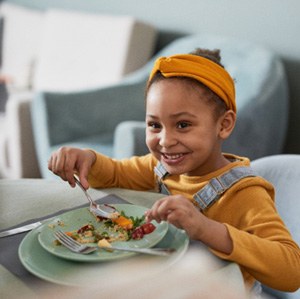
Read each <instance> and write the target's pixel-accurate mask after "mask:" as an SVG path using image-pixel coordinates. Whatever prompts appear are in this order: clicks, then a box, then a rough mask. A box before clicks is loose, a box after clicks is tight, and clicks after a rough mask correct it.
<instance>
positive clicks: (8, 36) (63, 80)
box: [0, 2, 157, 178]
mask: <svg viewBox="0 0 300 299" xmlns="http://www.w3.org/2000/svg"><path fill="white" fill-rule="evenodd" d="M0 15H1V16H0V26H1V25H2V27H0V29H1V30H0V32H3V36H2V47H1V57H2V63H1V73H0V79H1V78H3V80H4V79H5V80H4V81H5V82H4V84H5V85H6V91H7V102H6V100H5V99H4V97H3V98H2V99H1V105H0V108H1V107H2V112H1V111H0V112H1V113H0V114H1V115H0V175H1V176H2V177H7V178H21V177H40V176H41V174H40V169H39V165H38V160H37V155H36V150H35V145H34V141H33V136H32V124H31V101H32V98H33V95H34V94H35V93H37V92H39V91H47V92H50V91H52V92H62V93H68V92H75V91H76V92H80V91H85V90H92V89H95V88H99V87H104V86H111V85H114V84H116V83H118V82H120V81H121V80H122V79H123V78H124V77H125V76H126V75H128V74H130V73H132V72H133V71H135V70H137V69H139V68H140V67H142V66H143V65H144V64H145V63H146V62H147V61H148V60H149V59H150V57H151V56H152V55H153V51H154V47H155V45H156V38H157V30H156V28H155V27H154V26H152V25H150V24H147V23H145V22H141V21H140V20H138V19H136V18H134V17H132V16H129V15H122V16H121V15H109V14H100V13H93V12H89V13H87V12H80V11H70V10H58V9H47V10H43V11H42V10H35V9H29V8H26V7H23V6H20V5H15V4H13V3H9V2H3V3H1V5H0ZM79 25H80V26H79ZM0 84H1V81H0ZM2 87H3V85H2ZM1 94H3V93H1ZM5 102H6V103H5ZM4 105H5V107H4Z"/></svg>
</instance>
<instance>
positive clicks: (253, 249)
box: [89, 154, 300, 291]
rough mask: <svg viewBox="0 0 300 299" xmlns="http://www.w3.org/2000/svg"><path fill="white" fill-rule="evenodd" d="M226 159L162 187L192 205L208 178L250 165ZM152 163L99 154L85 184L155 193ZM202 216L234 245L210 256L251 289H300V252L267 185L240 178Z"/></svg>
mask: <svg viewBox="0 0 300 299" xmlns="http://www.w3.org/2000/svg"><path fill="white" fill-rule="evenodd" d="M226 157H227V158H230V159H233V160H234V159H235V161H234V162H232V163H230V164H229V165H227V166H225V167H223V168H222V169H219V170H217V171H215V172H213V173H210V174H208V175H205V176H201V177H189V176H185V175H174V176H173V175H170V176H168V177H167V178H166V179H165V180H164V183H165V185H166V186H167V188H168V190H169V191H170V192H171V194H182V195H184V196H185V197H187V198H188V199H190V200H193V194H195V193H196V192H198V191H199V189H201V188H202V187H203V186H205V185H206V184H207V182H208V181H209V180H210V179H211V178H213V177H216V176H219V175H220V174H222V173H224V172H226V171H228V170H229V169H231V168H233V167H236V166H242V165H249V160H248V159H246V158H241V157H237V156H233V155H227V156H226ZM156 164H157V160H155V158H154V157H153V156H152V155H151V154H149V155H146V156H143V157H133V158H131V159H125V160H120V161H117V160H113V159H110V158H107V157H105V156H102V155H100V154H97V160H96V162H95V164H94V165H93V167H92V169H91V172H90V174H89V182H90V184H91V186H92V187H95V188H106V187H120V188H126V189H134V190H153V189H155V188H156V187H157V186H156V184H157V179H156V175H155V173H154V171H153V170H154V167H155V166H156ZM204 214H205V215H206V216H207V217H209V218H211V219H214V220H216V221H219V222H221V223H224V224H225V225H226V226H227V228H228V231H229V234H230V237H231V239H232V241H233V251H232V253H231V254H230V255H226V254H223V253H221V252H217V251H215V250H214V251H213V253H214V254H215V255H216V256H218V257H220V258H222V259H224V260H228V261H233V262H236V263H237V264H239V265H240V267H241V270H242V273H243V275H244V279H245V282H246V283H247V284H248V285H249V286H251V285H252V284H253V283H254V281H255V279H256V280H258V281H260V282H261V283H263V284H265V285H267V286H269V287H271V288H275V289H278V290H282V291H295V290H297V289H298V288H299V287H300V249H299V247H298V245H297V244H296V243H295V242H294V241H293V240H292V237H291V235H290V233H289V232H288V230H287V228H286V227H285V225H284V223H283V221H282V219H281V218H280V216H279V215H278V213H277V211H276V208H275V204H274V189H273V186H272V185H271V184H270V183H268V182H267V181H266V180H264V179H263V178H261V177H250V178H244V179H242V180H240V181H239V182H238V183H236V184H235V185H233V186H232V187H231V188H230V189H229V190H227V191H226V192H225V193H224V195H223V196H222V197H221V198H220V199H219V200H218V201H217V202H216V203H215V204H213V205H212V206H211V207H210V208H209V209H207V210H206V211H205V212H204Z"/></svg>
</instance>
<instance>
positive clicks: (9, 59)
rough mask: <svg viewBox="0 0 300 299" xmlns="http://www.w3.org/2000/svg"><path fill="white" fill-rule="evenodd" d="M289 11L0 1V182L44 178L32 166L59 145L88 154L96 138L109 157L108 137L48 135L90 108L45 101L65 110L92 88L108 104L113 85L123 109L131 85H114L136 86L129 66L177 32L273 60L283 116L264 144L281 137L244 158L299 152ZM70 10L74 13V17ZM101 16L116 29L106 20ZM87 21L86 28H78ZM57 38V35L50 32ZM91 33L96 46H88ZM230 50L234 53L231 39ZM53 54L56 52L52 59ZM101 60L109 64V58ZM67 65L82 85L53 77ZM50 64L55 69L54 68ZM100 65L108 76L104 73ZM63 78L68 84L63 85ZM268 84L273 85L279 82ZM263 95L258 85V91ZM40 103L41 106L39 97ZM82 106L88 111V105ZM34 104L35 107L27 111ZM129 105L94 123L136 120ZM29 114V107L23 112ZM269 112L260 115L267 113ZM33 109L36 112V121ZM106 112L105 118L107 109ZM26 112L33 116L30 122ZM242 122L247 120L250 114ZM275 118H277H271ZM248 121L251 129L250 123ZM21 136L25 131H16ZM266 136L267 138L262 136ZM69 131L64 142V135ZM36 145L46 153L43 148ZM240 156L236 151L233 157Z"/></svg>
mask: <svg viewBox="0 0 300 299" xmlns="http://www.w3.org/2000/svg"><path fill="white" fill-rule="evenodd" d="M299 11H300V2H299V1H297V0H288V1H281V0H244V1H239V0H211V1H208V0H186V1H181V0H164V1H162V0H152V1H148V0H115V1H111V0H101V1H99V0H89V1H85V0H72V1H69V0H7V1H0V14H1V16H2V19H1V23H0V24H1V25H0V29H1V44H0V46H1V48H0V49H1V72H0V75H1V76H0V80H1V81H0V82H1V88H0V100H1V102H0V114H1V117H0V146H1V148H0V155H1V156H2V158H0V174H1V176H2V177H4V178H5V177H8V178H22V177H45V172H44V170H43V169H41V168H43V166H41V165H45V163H46V162H45V158H44V156H46V155H49V152H50V151H51V150H53V149H55V147H56V146H60V145H62V144H69V143H71V144H75V145H78V144H79V145H81V144H84V145H85V144H88V145H90V146H93V145H95V147H96V149H98V148H97V146H98V144H97V142H98V141H99V140H100V139H101V142H102V143H103V144H104V146H103V147H99V150H101V151H102V152H104V153H106V151H107V154H108V155H112V156H114V154H113V151H112V148H111V147H112V146H113V145H111V144H113V142H115V140H113V138H115V137H114V136H115V132H113V133H111V134H107V135H105V136H104V135H103V136H102V137H101V138H100V137H99V138H100V139H99V138H98V137H97V138H96V139H93V140H92V139H89V140H87V141H85V140H84V141H83V139H84V138H85V136H84V134H85V133H84V131H83V132H82V133H81V135H80V134H79V135H78V136H75V133H74V132H71V133H69V132H68V133H62V132H59V134H58V133H57V131H51V130H52V129H53V128H54V127H55V124H57V126H58V125H60V126H61V127H62V126H64V127H65V128H69V127H70V128H71V129H70V130H69V131H72V128H75V129H76V130H77V129H78V128H77V126H78V124H76V123H75V122H74V121H73V120H72V122H71V118H72V117H73V116H74V113H75V114H76V117H77V119H78V120H80V117H81V116H79V112H80V110H81V109H83V110H84V109H87V111H89V113H92V112H93V111H92V112H91V110H94V109H93V106H92V108H85V106H82V105H80V104H79V108H77V110H76V112H74V111H73V112H72V115H71V113H70V112H68V111H70V110H69V109H72V108H70V102H69V104H68V106H67V107H69V108H66V107H64V108H63V106H61V107H62V108H61V109H60V110H59V111H58V112H57V111H55V110H53V109H54V108H52V106H51V105H53V106H54V103H55V106H56V107H57V106H59V104H58V101H61V102H63V99H62V98H64V97H72V101H73V102H74V105H76V103H79V98H80V97H81V98H85V99H86V101H88V99H89V97H92V96H91V91H94V90H97V92H99V93H98V94H97V96H95V97H97V98H99V97H101V96H103V97H105V98H108V99H109V100H108V101H112V100H111V99H113V97H112V96H111V92H113V93H114V95H115V97H117V95H116V94H118V93H117V91H118V88H119V86H120V84H121V86H122V88H123V89H122V90H120V91H119V94H118V97H119V98H118V100H119V102H120V103H121V104H120V105H121V106H122V107H123V108H122V109H125V108H124V107H125V106H126V105H127V104H124V103H127V102H126V101H125V100H124V99H127V98H130V97H131V96H132V93H133V91H132V90H133V89H130V90H127V89H124V88H125V87H126V88H127V87H128V86H129V85H130V84H133V83H130V82H134V80H136V77H137V76H139V70H140V69H142V68H143V66H144V65H146V64H147V62H148V61H149V60H151V58H153V56H154V55H155V54H156V53H159V51H161V50H162V49H164V48H165V47H166V46H168V45H169V44H170V43H171V42H173V41H175V40H176V39H178V38H181V37H184V36H188V35H198V34H205V35H212V36H218V37H220V38H221V39H222V38H223V37H226V38H231V39H232V41H234V40H246V41H247V42H248V45H249V46H248V49H247V46H245V51H248V52H251V51H252V52H254V51H255V48H254V50H252V45H257V46H259V47H263V48H265V49H267V50H268V51H270V52H271V53H272V55H274V57H276V58H277V59H279V60H280V62H281V63H282V66H283V69H284V78H283V79H282V82H283V81H285V80H286V87H285V89H286V90H285V94H286V96H285V99H286V98H287V99H288V100H287V103H286V104H285V106H284V107H285V108H284V109H286V110H287V111H286V112H285V111H283V110H282V113H283V114H284V113H286V117H285V119H284V120H283V121H282V123H280V120H278V123H280V127H284V129H283V131H284V133H282V132H280V133H278V134H279V135H280V136H279V135H278V137H277V131H278V129H277V128H276V127H273V125H272V124H271V123H270V125H269V126H270V131H272V130H273V131H272V136H271V137H272V138H270V140H268V141H266V142H268V143H269V146H270V147H272V143H273V142H274V143H276V140H277V138H279V139H280V140H282V144H281V145H280V148H279V149H278V150H277V149H276V151H272V150H269V151H268V152H262V153H261V154H259V155H258V156H255V155H254V156H253V158H258V157H259V156H265V155H272V154H277V153H296V154H298V153H300V139H299V135H300V122H299V121H298V115H299V113H300V101H299V99H300V85H299V84H298V79H299V78H300V39H299V38H298V35H299V33H298V29H299V28H300V18H299ZM49 12H52V14H51V13H49ZM53 12H56V14H54V13H53ZM59 12H64V13H67V12H72V13H73V14H72V15H61V14H59ZM74 13H75V15H74ZM76 13H78V14H80V15H76ZM75 16H77V17H78V18H77V19H76V18H73V17H75ZM80 16H81V17H80ZM99 16H102V19H104V16H106V17H109V18H110V19H109V18H108V19H105V22H106V23H105V22H104V21H103V22H102V23H101V24H100V23H99ZM79 17H80V18H79ZM93 17H98V19H93ZM114 17H116V18H118V22H115V21H116V19H114ZM122 17H130V18H131V19H130V20H129V19H128V18H127V19H126V18H125V19H122ZM68 18H69V19H68ZM66 20H70V22H69V23H67V22H66ZM92 20H93V22H92ZM111 20H112V21H113V23H116V24H117V25H114V24H111V23H109V22H110V21H111ZM120 20H121V21H120ZM50 21H52V23H50ZM88 23H90V24H89V25H88ZM128 24H129V25H128ZM89 26H90V27H89ZM97 26H98V28H101V29H102V31H101V32H100V31H95V30H94V29H95V28H96V27H97ZM90 28H91V29H90ZM25 30H26V32H25ZM84 30H86V31H84ZM57 32H59V36H58V34H57ZM88 32H90V33H88ZM64 33H65V34H64ZM73 35H74V36H77V39H74V38H71V37H72V36H73ZM100 35H101V42H99V40H97V38H98V37H100ZM104 35H105V36H104ZM124 36H125V37H124ZM79 37H80V39H79ZM69 38H70V42H73V44H67V45H64V47H61V46H60V45H63V44H64V43H66V42H67V41H68V39H69ZM134 38H135V39H134ZM93 42H94V44H93ZM89 43H91V45H92V46H87V47H86V48H85V49H83V50H81V52H79V54H78V55H82V56H81V57H82V58H83V59H81V60H78V59H76V56H75V52H76V51H75V49H77V50H78V49H79V46H78V45H80V44H81V45H90V44H89ZM108 44H112V45H111V48H107V49H106V50H105V51H106V52H104V54H101V51H104V50H103V45H108ZM123 45H124V47H123ZM125 45H126V47H125ZM101 47H102V48H101ZM123 48H124V49H123ZM232 48H233V49H234V48H235V45H234V42H233V44H232ZM88 49H93V52H91V53H90V52H89V53H88V54H87V51H89V50H88ZM191 50H192V49H191ZM84 51H85V52H84ZM62 53H63V54H64V56H62V55H60V54H62ZM80 53H81V54H80ZM117 54H118V55H117ZM252 54H253V53H252ZM97 55H98V56H97ZM110 56H111V57H110ZM95 57H96V59H95ZM100 57H106V59H104V60H101V61H100V60H99V59H100ZM109 57H110V58H111V59H113V60H114V61H113V62H111V61H109ZM39 58H40V59H39ZM77 58H78V57H77ZM93 59H94V60H93ZM241 59H242V58H241ZM93 61H94V63H93ZM107 61H109V63H106V62H107ZM85 62H86V63H90V64H91V66H89V67H87V66H86V65H85V64H84V63H85ZM251 63H252V64H249V65H248V66H247V67H248V69H251V68H252V67H253V68H255V67H256V66H258V65H260V64H263V61H259V60H257V61H255V60H252V62H251ZM76 64H77V65H78V67H80V71H79V72H78V74H85V72H87V74H89V76H84V77H83V78H85V79H82V78H81V77H80V76H78V74H77V76H74V71H72V70H73V69H72V68H70V69H69V72H65V73H66V74H65V75H64V76H65V77H63V73H64V72H63V71H61V72H60V71H57V69H59V67H60V69H61V70H65V71H66V70H67V69H68V67H69V66H70V65H72V66H74V65H76ZM97 64H98V66H99V68H100V69H101V68H102V70H105V73H104V74H102V75H101V73H100V72H99V69H98V70H96V65H97ZM117 66H118V68H117ZM55 67H57V68H56V71H55ZM47 68H48V70H49V69H53V72H54V74H55V76H54V77H53V76H52V77H51V74H49V72H47ZM45 69H46V71H45ZM107 69H109V70H110V71H111V73H112V75H111V76H110V72H109V71H107ZM148 70H149V68H148V69H147V71H148ZM144 71H145V69H144ZM233 71H234V70H233ZM53 72H52V75H53ZM272 72H273V71H272ZM128 74H129V75H130V74H134V76H129V77H128ZM113 75H114V77H113ZM258 76H261V74H258ZM88 77H89V78H88ZM100 77H101V78H102V81H104V82H100V81H101V80H95V78H100ZM65 78H68V79H66V80H65ZM124 78H125V79H126V80H127V81H126V80H125V83H124V84H123V83H122V82H123V80H124ZM128 78H129V79H128ZM145 78H146V77H144V81H145ZM103 79H105V80H103ZM83 81H84V82H83ZM144 81H143V83H144ZM120 82H121V83H120ZM128 82H129V83H128ZM250 83H251V82H249V84H250ZM128 84H129V85H128ZM134 84H136V83H134ZM264 84H265V83H264ZM276 84H279V85H280V82H279V83H278V82H277V83H276ZM282 84H285V83H284V82H283V83H282ZM265 85H267V84H265ZM114 86H118V88H115V89H114V91H112V89H113V87H114ZM124 86H125V87H124ZM135 86H137V85H135ZM262 86H263V85H262ZM140 88H141V87H140ZM248 88H249V90H251V87H249V86H248ZM100 90H101V94H102V93H103V92H107V94H105V96H104V95H100ZM103 90H104V91H103ZM82 91H84V94H82ZM267 91H268V86H266V92H267ZM249 92H250V91H249ZM261 92H263V90H262V91H261ZM20 93H22V94H23V95H22V97H20V96H17V99H16V98H15V99H13V98H12V97H15V95H16V94H20ZM75 93H76V97H75ZM24 94H25V96H24ZM54 94H55V95H54ZM80 95H81V96H80ZM120 95H124V96H122V98H123V100H122V101H120ZM125 95H126V96H125ZM18 97H19V98H18ZM38 98H39V99H38ZM50 98H51V101H50V100H49V101H48V99H50ZM58 98H59V99H58ZM254 98H255V97H254ZM41 99H42V100H41ZM32 101H34V103H35V104H34V105H35V106H34V107H35V108H32V106H31V105H32ZM124 101H125V102H124ZM262 101H264V98H262ZM141 102H142V101H141ZM8 103H10V106H9V104H8ZM20 103H21V104H20ZM24 103H25V104H24ZM28 103H29V104H28ZM90 103H91V105H92V103H94V102H93V100H91V102H90ZM114 105H115V106H113V107H117V106H118V105H117V104H114ZM128 105H132V107H135V103H131V102H130V100H128ZM274 105H278V102H277V101H276V102H275V101H274ZM37 106H39V108H36V107H37ZM42 106H45V107H46V108H45V107H44V108H43V109H48V110H47V113H46V112H41V111H42V108H41V107H42ZM50 106H51V107H50ZM272 106H273V104H272V101H270V102H268V104H267V105H265V106H263V107H264V108H263V109H264V112H265V113H266V114H268V113H273V112H272V111H273V110H272V109H273V107H272ZM49 107H50V108H49ZM136 107H137V113H138V114H136V115H134V114H132V112H130V113H131V114H130V113H129V112H128V115H127V116H126V117H123V118H121V117H119V114H116V115H114V113H112V114H110V117H111V118H112V119H114V120H115V121H114V122H113V123H112V124H111V127H109V125H108V124H107V130H106V127H105V125H103V124H101V127H102V129H103V131H105V130H106V131H107V132H109V130H112V128H113V130H114V129H115V128H116V127H117V124H118V123H120V122H122V121H126V120H134V121H142V120H143V109H142V108H141V107H138V105H137V106H136ZM31 109H33V110H34V111H33V112H32V111H31ZM49 109H50V110H49ZM51 109H52V110H51ZM89 109H90V110H89ZM269 109H270V112H268V111H269ZM280 109H282V108H280ZM78 110H79V111H78ZM12 111H14V112H12ZM37 111H38V112H37ZM49 111H50V112H49ZM105 111H108V110H105ZM43 113H45V114H46V116H45V117H44V116H43ZM107 113H108V114H109V112H107ZM31 114H33V115H34V116H33V117H32V115H31ZM53 114H55V115H56V120H55V122H54V120H52V119H51V117H52V115H53ZM104 114H105V113H104ZM69 116H70V118H69ZM99 117H100V116H99ZM103 117H104V116H103ZM23 118H24V119H25V118H26V119H27V120H28V119H30V121H32V123H28V121H27V123H26V122H25V121H24V119H23ZM62 118H66V119H67V118H69V123H67V121H64V122H63V123H60V122H57V120H59V119H62ZM249 118H250V119H251V116H249ZM275 118H277V119H279V117H278V115H276V116H275ZM81 121H82V122H86V118H82V119H81ZM70 123H71V124H70ZM255 125H256V124H255V123H253V126H255ZM263 126H264V125H263ZM263 126H261V127H263ZM267 126H268V125H267ZM37 127H38V129H37ZM42 127H45V131H44V133H42V131H39V129H40V128H42ZM20 128H21V129H20ZM87 128H88V130H89V131H93V129H91V128H89V127H88V125H87V127H86V130H85V132H86V131H87ZM249 128H250V127H249ZM75 129H74V131H75ZM23 130H25V131H26V132H25V133H24V134H25V135H24V134H23ZM78 130H80V128H79V129H78ZM78 130H77V132H78ZM249 130H250V129H249ZM55 132H56V133H55ZM98 133H99V132H97V134H98ZM101 133H103V132H101ZM64 134H65V135H67V134H69V135H68V138H66V139H63V138H62V135H64ZM268 134H269V135H270V133H268ZM48 135H49V136H48ZM58 135H59V137H58ZM70 135H72V137H69V136H70ZM74 136H75V137H74ZM73 137H74V138H73ZM86 137H88V136H86ZM72 138H73V139H72ZM76 138H77V139H76ZM251 138H252V137H251ZM264 138H265V137H264ZM74 140H75V141H76V142H75V141H74ZM78 140H80V142H79V141H78ZM91 140H92V141H91ZM95 140H96V141H95ZM77 141H78V142H77ZM52 142H53V143H52ZM85 142H86V143H85ZM242 142H244V141H242ZM251 142H252V143H258V144H259V143H261V141H260V140H259V139H257V140H255V139H252V140H251ZM46 145H47V149H46V148H45V147H46ZM230 149H231V148H230ZM241 154H244V153H243V152H241ZM245 154H247V152H245ZM43 155H44V156H43ZM42 156H43V157H42ZM250 156H251V154H250Z"/></svg>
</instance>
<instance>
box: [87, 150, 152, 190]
mask: <svg viewBox="0 0 300 299" xmlns="http://www.w3.org/2000/svg"><path fill="white" fill-rule="evenodd" d="M95 154H96V156H97V159H96V162H95V163H94V165H93V166H92V169H91V170H90V173H89V176H88V181H89V183H90V185H91V187H94V188H111V187H118V188H125V189H133V190H144V191H147V190H153V189H154V187H155V176H154V172H153V168H154V166H155V164H156V161H155V160H154V158H153V157H152V155H150V154H149V155H146V156H142V157H132V158H130V159H123V160H115V159H112V158H109V157H107V156H104V155H102V154H99V153H96V152H95Z"/></svg>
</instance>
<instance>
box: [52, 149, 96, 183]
mask: <svg viewBox="0 0 300 299" xmlns="http://www.w3.org/2000/svg"><path fill="white" fill-rule="evenodd" d="M95 161H96V155H95V153H94V152H93V151H91V150H88V149H79V148H73V147H65V146H64V147H61V148H60V149H58V150H57V151H55V152H53V153H52V155H51V157H50V159H49V161H48V169H49V170H51V171H52V172H53V173H54V174H56V175H58V176H60V177H61V178H62V179H63V180H64V181H68V182H69V184H70V185H71V186H72V187H75V180H74V176H73V175H74V174H75V173H76V174H78V176H79V179H80V182H81V184H82V185H83V187H84V188H85V189H88V188H89V183H88V181H87V178H88V174H89V171H90V169H91V167H92V165H93V164H94V163H95Z"/></svg>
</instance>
